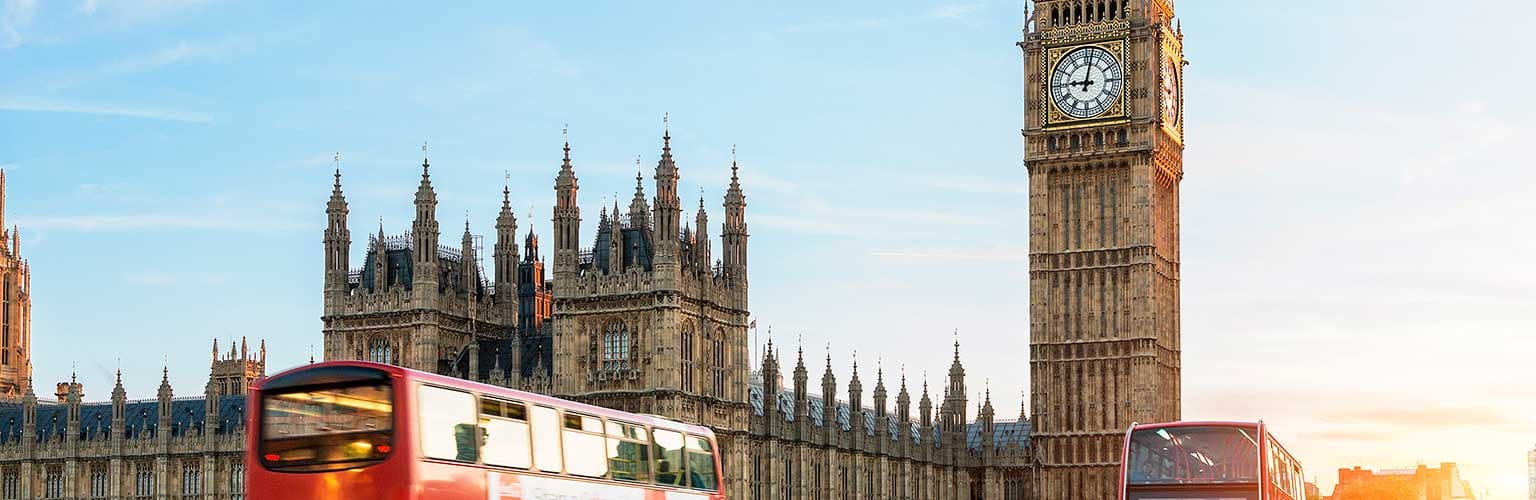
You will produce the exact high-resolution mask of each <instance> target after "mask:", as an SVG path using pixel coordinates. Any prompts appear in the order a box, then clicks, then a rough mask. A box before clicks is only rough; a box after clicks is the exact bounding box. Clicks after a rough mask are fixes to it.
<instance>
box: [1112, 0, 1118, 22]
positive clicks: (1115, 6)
mask: <svg viewBox="0 0 1536 500" xmlns="http://www.w3.org/2000/svg"><path fill="white" fill-rule="evenodd" d="M1109 18H1110V19H1119V18H1120V0H1109Z"/></svg>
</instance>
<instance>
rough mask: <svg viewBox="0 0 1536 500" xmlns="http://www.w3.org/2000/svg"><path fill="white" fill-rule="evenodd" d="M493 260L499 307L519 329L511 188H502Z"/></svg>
mask: <svg viewBox="0 0 1536 500" xmlns="http://www.w3.org/2000/svg"><path fill="white" fill-rule="evenodd" d="M508 182H509V183H510V180H509V181H508ZM530 222H532V221H530ZM493 259H494V260H495V261H496V271H495V273H496V279H495V283H496V307H497V308H499V309H500V310H501V314H502V316H503V317H504V318H505V319H506V323H507V324H509V325H516V324H518V317H517V315H518V304H517V274H518V273H517V261H518V258H517V216H515V215H512V194H511V187H510V186H509V185H508V184H502V186H501V214H499V215H497V216H496V249H495V256H494V257H493Z"/></svg>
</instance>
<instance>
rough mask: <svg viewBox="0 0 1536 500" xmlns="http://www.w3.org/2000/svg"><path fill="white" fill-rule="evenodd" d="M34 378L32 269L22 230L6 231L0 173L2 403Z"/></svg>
mask: <svg viewBox="0 0 1536 500" xmlns="http://www.w3.org/2000/svg"><path fill="white" fill-rule="evenodd" d="M31 376H32V266H31V265H30V264H28V263H27V261H26V259H23V258H22V257H21V228H19V227H16V226H11V228H10V229H9V230H6V229H5V171H4V170H0V400H4V399H17V398H20V397H21V396H22V393H23V392H24V390H23V387H22V386H23V385H25V381H26V379H27V378H29V377H31Z"/></svg>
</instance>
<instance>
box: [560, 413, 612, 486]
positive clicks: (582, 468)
mask: <svg viewBox="0 0 1536 500" xmlns="http://www.w3.org/2000/svg"><path fill="white" fill-rule="evenodd" d="M561 437H562V438H564V439H565V471H566V472H569V473H571V474H575V475H578V476H587V477H604V476H607V475H608V456H607V453H606V452H605V450H604V449H603V448H604V440H605V438H604V437H603V421H602V420H598V419H597V418H595V417H588V416H586V415H577V414H574V413H567V414H565V432H564V434H562V435H561Z"/></svg>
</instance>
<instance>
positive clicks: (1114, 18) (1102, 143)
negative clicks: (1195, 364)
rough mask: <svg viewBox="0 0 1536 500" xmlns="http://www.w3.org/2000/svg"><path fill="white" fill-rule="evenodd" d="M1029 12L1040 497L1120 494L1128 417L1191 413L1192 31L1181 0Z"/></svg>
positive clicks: (1083, 2) (1074, 3)
mask: <svg viewBox="0 0 1536 500" xmlns="http://www.w3.org/2000/svg"><path fill="white" fill-rule="evenodd" d="M1029 20H1030V26H1029V27H1028V28H1027V29H1026V33H1025V40H1024V41H1022V42H1020V43H1019V47H1020V48H1021V49H1023V52H1024V62H1025V64H1024V76H1025V91H1024V94H1025V101H1026V109H1025V115H1024V129H1023V134H1024V157H1025V164H1026V166H1027V168H1028V170H1029V186H1030V187H1029V196H1030V200H1029V205H1030V210H1029V212H1030V222H1029V247H1030V358H1031V359H1030V406H1031V408H1032V409H1033V413H1034V415H1035V417H1034V425H1035V427H1034V429H1033V432H1032V435H1031V443H1032V446H1033V448H1034V450H1033V453H1034V455H1035V460H1037V461H1038V462H1039V463H1040V464H1041V465H1042V472H1043V474H1042V477H1041V480H1040V481H1038V482H1037V485H1036V488H1037V491H1036V497H1037V498H1070V499H1079V498H1081V499H1103V498H1112V497H1113V496H1114V492H1115V484H1116V473H1117V471H1118V467H1119V463H1120V450H1121V442H1122V439H1123V437H1124V433H1125V430H1126V427H1127V426H1129V425H1131V423H1133V422H1140V423H1150V422H1164V421H1174V420H1179V418H1180V407H1179V405H1180V402H1179V399H1180V375H1179V371H1180V368H1179V366H1180V361H1179V353H1180V345H1179V181H1180V180H1181V179H1182V178H1183V166H1182V165H1183V150H1184V143H1183V127H1184V124H1183V119H1182V109H1183V107H1182V101H1183V88H1182V82H1183V79H1182V78H1181V77H1182V72H1183V67H1184V59H1183V35H1182V33H1181V32H1180V31H1179V29H1178V28H1177V27H1176V25H1175V24H1174V22H1173V1H1172V0H1035V1H1034V10H1033V13H1032V15H1031V17H1030V18H1029Z"/></svg>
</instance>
